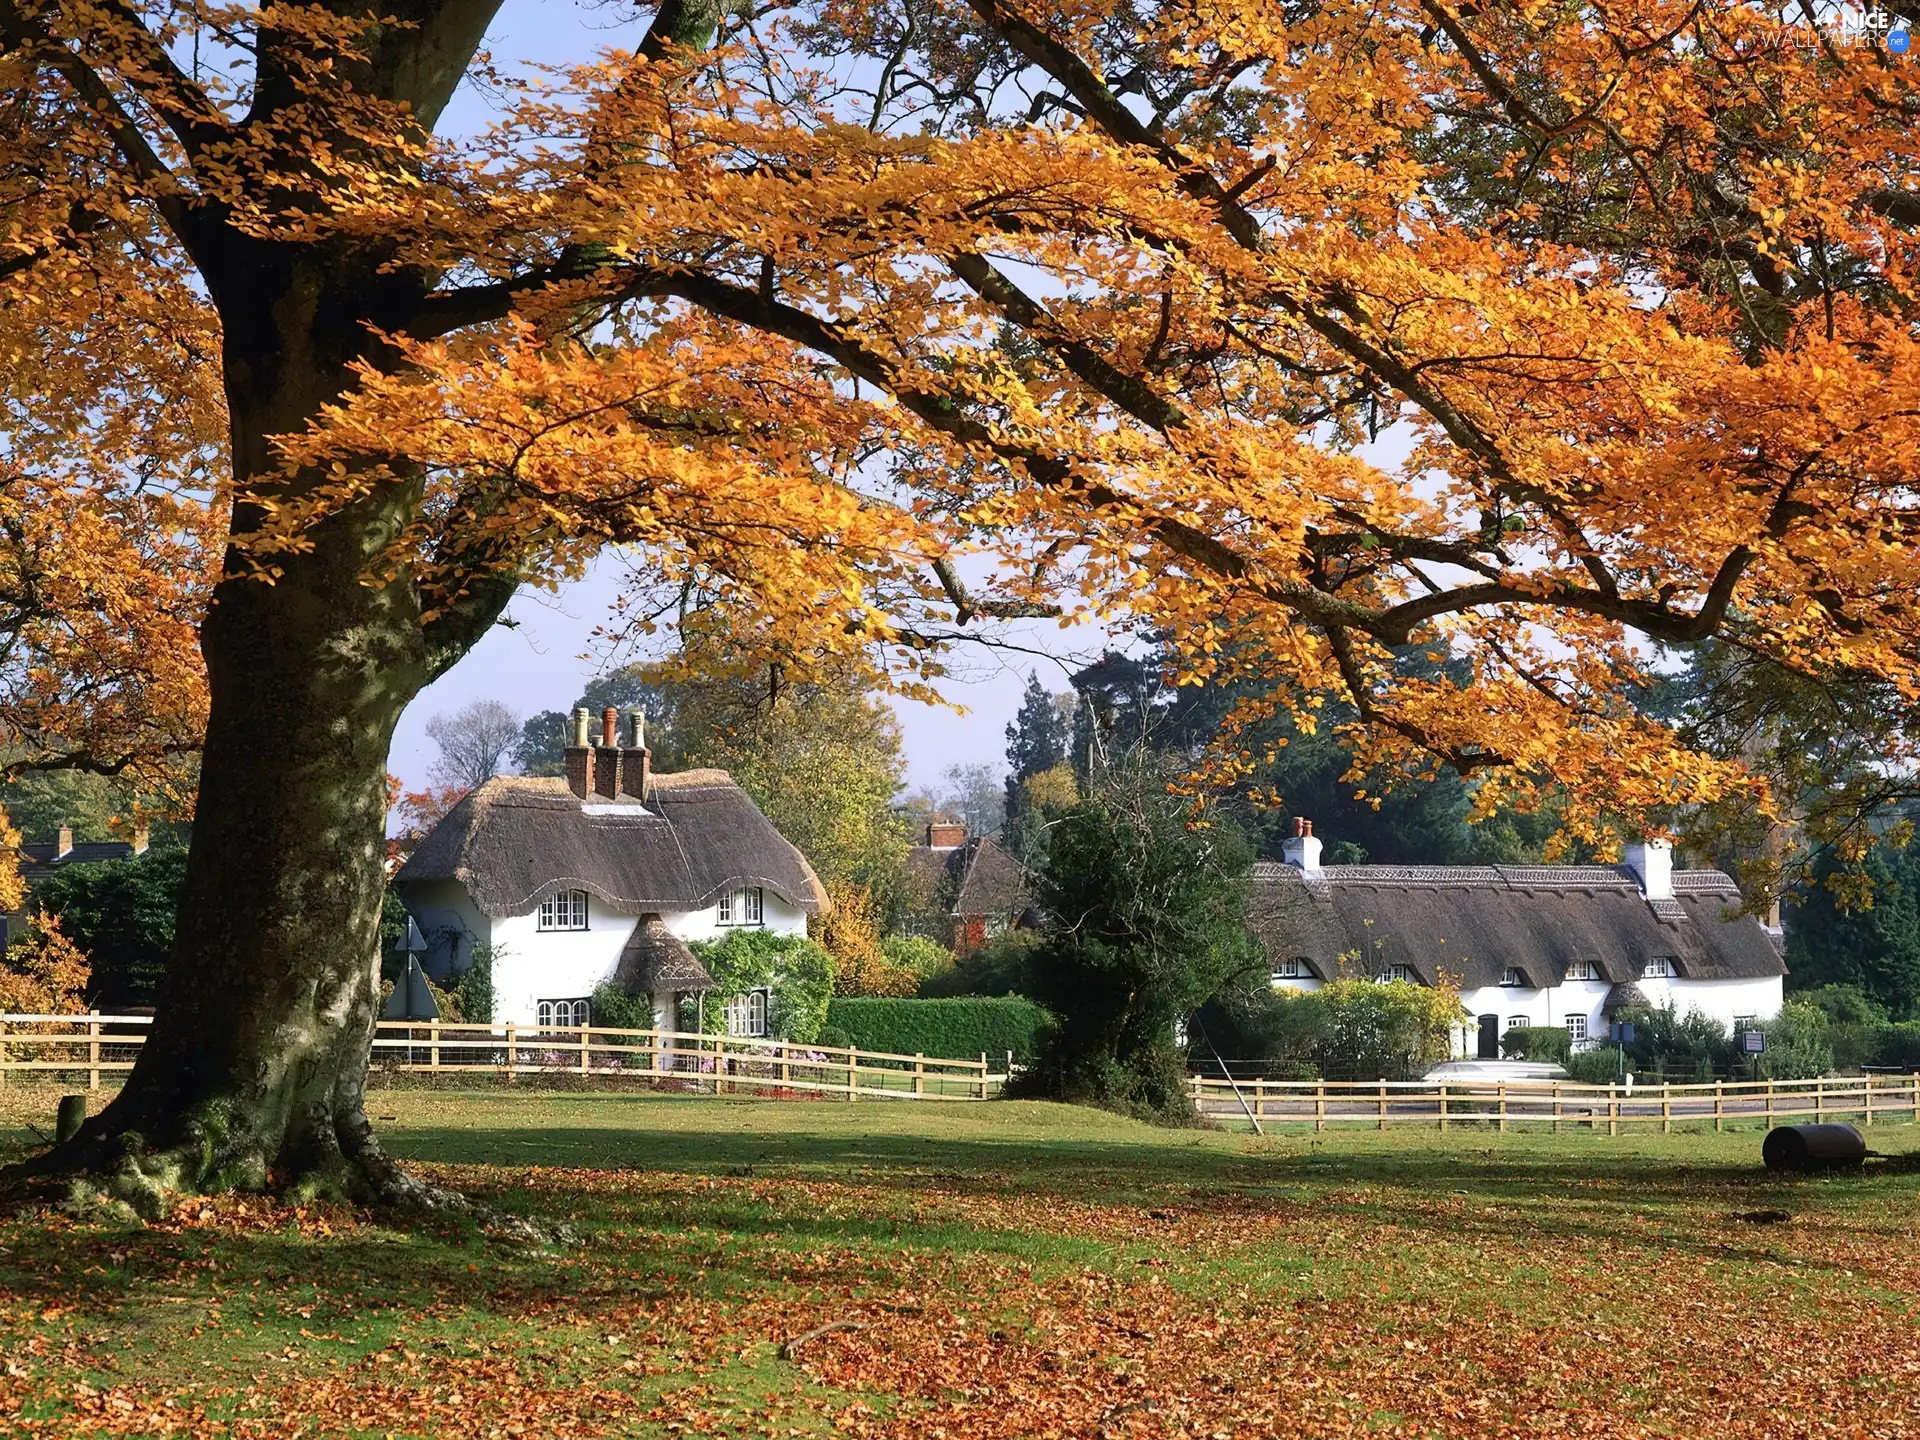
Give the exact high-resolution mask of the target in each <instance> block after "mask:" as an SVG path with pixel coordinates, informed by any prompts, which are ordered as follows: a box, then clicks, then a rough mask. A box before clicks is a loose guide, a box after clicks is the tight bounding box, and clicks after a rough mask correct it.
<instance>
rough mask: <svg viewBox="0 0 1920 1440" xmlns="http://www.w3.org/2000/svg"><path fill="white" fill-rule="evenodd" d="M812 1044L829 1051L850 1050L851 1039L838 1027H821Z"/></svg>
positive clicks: (851, 1045)
mask: <svg viewBox="0 0 1920 1440" xmlns="http://www.w3.org/2000/svg"><path fill="white" fill-rule="evenodd" d="M812 1043H813V1044H815V1045H823V1046H825V1047H826V1048H827V1049H829V1050H851V1049H852V1048H853V1037H852V1036H851V1035H849V1034H847V1032H846V1031H844V1030H842V1029H841V1028H840V1027H839V1026H838V1025H822V1026H821V1027H820V1033H819V1034H818V1035H816V1036H814V1037H813V1041H812Z"/></svg>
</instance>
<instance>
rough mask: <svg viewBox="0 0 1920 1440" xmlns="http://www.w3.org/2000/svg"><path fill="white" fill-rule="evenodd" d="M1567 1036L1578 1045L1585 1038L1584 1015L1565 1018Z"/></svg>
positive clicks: (1585, 1025)
mask: <svg viewBox="0 0 1920 1440" xmlns="http://www.w3.org/2000/svg"><path fill="white" fill-rule="evenodd" d="M1567 1035H1568V1038H1570V1039H1571V1040H1572V1041H1573V1043H1574V1044H1576V1045H1578V1044H1580V1043H1581V1042H1582V1041H1584V1040H1585V1039H1586V1038H1587V1017H1586V1016H1584V1015H1569V1016H1567Z"/></svg>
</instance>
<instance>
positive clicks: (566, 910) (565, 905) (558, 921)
mask: <svg viewBox="0 0 1920 1440" xmlns="http://www.w3.org/2000/svg"><path fill="white" fill-rule="evenodd" d="M535 928H536V929H540V930H584V929H586V928H587V892H586V891H584V890H562V891H561V892H560V893H559V894H558V895H549V896H548V897H547V898H546V899H544V900H542V901H541V902H540V920H539V924H538V925H537V926H536V927H535Z"/></svg>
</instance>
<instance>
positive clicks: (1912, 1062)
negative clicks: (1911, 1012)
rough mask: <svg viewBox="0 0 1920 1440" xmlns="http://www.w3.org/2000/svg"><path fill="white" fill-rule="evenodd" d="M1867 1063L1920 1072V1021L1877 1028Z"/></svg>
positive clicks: (1873, 1033)
mask: <svg viewBox="0 0 1920 1440" xmlns="http://www.w3.org/2000/svg"><path fill="white" fill-rule="evenodd" d="M1866 1063H1867V1064H1870V1065H1895V1066H1898V1067H1899V1068H1900V1069H1902V1070H1920V1020H1908V1021H1905V1022H1903V1023H1901V1024H1898V1025H1879V1026H1876V1027H1875V1028H1874V1030H1873V1032H1872V1045H1871V1048H1870V1051H1869V1055H1868V1058H1867V1062H1866Z"/></svg>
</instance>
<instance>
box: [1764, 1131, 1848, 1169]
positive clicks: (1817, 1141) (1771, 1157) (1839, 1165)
mask: <svg viewBox="0 0 1920 1440" xmlns="http://www.w3.org/2000/svg"><path fill="white" fill-rule="evenodd" d="M1760 1158H1761V1159H1762V1160H1763V1161H1765V1162H1766V1166H1767V1169H1769V1170H1786V1171H1791V1172H1793V1173H1795V1174H1801V1175H1804V1174H1808V1173H1811V1172H1813V1171H1816V1170H1850V1169H1853V1168H1854V1167H1855V1166H1858V1165H1863V1164H1865V1163H1866V1159H1867V1142H1866V1139H1865V1137H1864V1136H1862V1135H1861V1133H1860V1132H1859V1131H1858V1130H1856V1129H1854V1128H1853V1126H1851V1125H1782V1126H1781V1127H1780V1128H1779V1129H1777V1130H1769V1131H1768V1132H1767V1139H1766V1143H1765V1144H1763V1145H1762V1146H1761V1147H1760Z"/></svg>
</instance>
